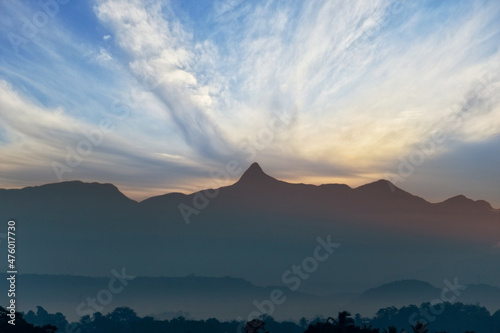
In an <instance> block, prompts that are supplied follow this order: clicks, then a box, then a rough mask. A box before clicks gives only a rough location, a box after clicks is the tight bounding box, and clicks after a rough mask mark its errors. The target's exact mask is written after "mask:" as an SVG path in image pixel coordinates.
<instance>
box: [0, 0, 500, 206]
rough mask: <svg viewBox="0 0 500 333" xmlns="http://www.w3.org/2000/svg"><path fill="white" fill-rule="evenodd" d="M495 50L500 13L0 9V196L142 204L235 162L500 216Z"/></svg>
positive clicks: (287, 6) (472, 6)
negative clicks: (34, 192)
mask: <svg viewBox="0 0 500 333" xmlns="http://www.w3.org/2000/svg"><path fill="white" fill-rule="evenodd" d="M499 45H500V4H498V2H497V1H475V2H471V1H438V2H436V1H419V2H413V1H400V2H395V1H383V0H377V1H369V2H368V1H239V0H221V1H194V0H192V1H153V0H148V1H118V0H116V1H115V0H114V1H111V0H110V1H105V0H102V1H75V0H73V1H67V0H64V1H62V0H61V1H59V2H57V1H55V0H53V1H52V0H46V1H40V2H32V1H3V2H1V3H0V154H1V156H2V158H1V161H0V187H3V188H19V187H24V186H29V185H39V184H44V183H52V182H57V181H60V180H73V179H79V180H84V181H98V182H112V183H114V184H115V185H117V186H118V187H119V188H120V189H121V190H122V191H123V192H125V193H126V194H127V195H129V196H131V197H132V198H134V199H138V200H140V199H144V198H146V197H148V196H151V195H154V194H161V193H165V192H171V191H181V192H185V193H189V192H192V191H196V190H199V189H202V188H206V187H216V186H221V185H225V184H228V183H231V182H232V181H234V180H236V179H237V178H238V177H239V175H240V174H241V171H238V172H236V173H233V174H232V175H230V177H229V179H224V180H222V181H221V180H220V179H219V180H214V179H213V178H212V177H211V176H210V175H211V174H213V173H214V172H219V173H221V172H225V171H224V170H226V166H227V165H228V164H229V163H233V162H231V161H233V160H234V161H236V162H235V163H237V164H238V165H239V166H241V170H243V169H244V168H246V167H247V166H249V165H250V164H251V162H253V161H257V162H259V163H260V164H261V165H262V166H263V168H264V170H265V171H267V172H268V173H270V174H271V175H273V176H275V177H278V178H280V179H284V180H287V181H291V182H307V183H313V184H321V183H333V182H340V183H346V184H349V185H351V186H358V185H361V184H364V183H367V182H370V181H375V180H377V179H380V178H388V179H391V180H392V181H393V182H395V183H396V185H398V186H400V187H401V188H403V189H406V190H408V191H410V192H413V193H415V194H418V195H421V196H423V197H425V198H427V199H429V200H431V201H440V200H444V199H446V198H448V197H450V196H452V195H455V194H460V193H462V194H465V195H467V196H469V197H471V198H474V199H486V200H488V201H490V202H491V203H492V204H493V205H494V206H495V207H499V208H500V191H498V189H499V188H500V177H498V169H499V162H500V161H499V159H498V156H499V152H500V149H499V143H500V106H499V97H498V96H500V94H499V93H498V92H499V80H500V75H499V64H500V61H499V60H500V58H499V56H500V50H499ZM280 119H281V120H280ZM103 122H106V123H107V124H109V125H110V126H111V125H112V130H109V131H104V130H103V127H102V126H101V127H100V124H101V125H102V124H103ZM89 133H90V134H89ZM68 156H69V157H68ZM403 164H404V165H403ZM238 170H239V169H238ZM223 178H224V177H223Z"/></svg>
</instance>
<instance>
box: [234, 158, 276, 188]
mask: <svg viewBox="0 0 500 333" xmlns="http://www.w3.org/2000/svg"><path fill="white" fill-rule="evenodd" d="M269 180H274V178H273V177H271V176H269V175H268V174H266V173H265V172H264V170H262V168H261V167H260V165H259V164H258V163H257V162H254V163H252V165H250V167H249V168H248V169H247V170H246V171H245V172H244V173H243V175H242V176H241V178H240V180H239V181H238V183H242V182H244V183H246V182H251V183H256V182H262V181H269Z"/></svg>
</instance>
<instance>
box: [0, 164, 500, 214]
mask: <svg viewBox="0 0 500 333" xmlns="http://www.w3.org/2000/svg"><path fill="white" fill-rule="evenodd" d="M269 184H273V185H278V186H279V185H281V186H287V185H291V186H295V187H297V186H309V187H310V188H324V189H326V188H335V189H337V190H338V189H342V190H344V191H347V190H352V191H355V192H360V193H361V192H365V193H366V194H370V192H371V194H375V195H379V194H383V195H384V197H387V196H391V195H392V197H395V195H400V196H404V197H405V199H415V200H418V201H420V202H421V203H422V204H424V203H429V204H431V205H434V206H436V207H440V208H443V207H445V208H446V207H454V206H460V207H462V208H463V204H464V203H466V206H467V207H474V208H476V209H478V208H482V209H483V210H484V209H489V210H495V211H500V209H495V208H493V207H492V206H491V204H490V203H489V202H488V201H486V200H473V199H471V198H468V197H466V196H464V195H463V194H458V195H455V196H453V197H450V198H448V199H445V200H443V201H440V202H429V201H427V200H426V199H425V198H422V197H419V196H416V195H414V194H412V193H410V192H407V191H405V190H403V189H401V188H399V187H397V186H396V185H394V184H393V183H391V182H390V181H389V180H386V179H379V180H377V181H374V182H370V183H367V184H363V185H360V186H358V187H355V188H352V187H350V186H349V185H347V184H337V183H327V184H320V185H315V184H304V183H289V182H285V181H282V180H279V179H276V178H274V177H272V176H269V175H268V174H267V173H265V172H264V170H263V169H262V167H261V166H260V165H259V164H258V163H257V162H254V163H252V164H251V165H250V167H249V168H248V169H247V170H246V171H245V172H244V173H243V174H242V176H241V177H240V178H239V179H238V181H236V182H235V183H233V184H231V185H227V186H223V187H220V188H218V190H220V189H227V188H233V187H245V186H250V187H252V188H253V189H258V188H259V187H260V186H266V185H269ZM70 187H71V190H73V191H74V190H79V191H80V190H82V189H86V190H88V189H90V187H93V188H94V189H97V188H99V189H101V190H102V189H105V190H106V194H107V195H119V196H121V197H122V198H126V199H128V200H129V201H131V202H135V203H143V202H145V201H148V200H151V199H153V198H160V197H163V198H165V197H177V198H185V197H189V196H192V195H195V194H196V193H200V192H203V191H205V190H206V189H202V190H199V191H195V192H192V193H189V194H186V193H180V192H169V193H164V194H160V195H154V196H151V197H148V198H146V199H144V200H141V201H136V200H134V199H132V198H129V197H128V196H127V195H126V194H124V193H123V192H121V191H120V189H119V188H118V187H117V186H116V185H114V184H111V183H99V182H83V181H80V180H70V181H63V182H56V183H47V184H42V185H36V186H27V187H23V188H16V189H4V188H0V198H1V195H2V193H6V192H10V191H13V192H16V191H21V190H23V191H39V190H43V189H50V190H53V189H56V188H57V189H62V190H68V189H69V188H70ZM13 192H10V193H13Z"/></svg>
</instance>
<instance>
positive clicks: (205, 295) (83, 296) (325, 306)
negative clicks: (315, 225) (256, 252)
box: [0, 274, 500, 320]
mask: <svg viewBox="0 0 500 333" xmlns="http://www.w3.org/2000/svg"><path fill="white" fill-rule="evenodd" d="M5 277H6V274H0V278H1V279H5ZM110 278H112V275H111V276H110V277H83V276H71V275H38V274H24V275H19V276H18V284H19V286H20V287H19V288H20V294H19V296H18V297H20V299H21V300H22V302H21V307H22V308H21V310H24V311H25V312H27V311H28V310H30V309H35V308H36V307H37V306H42V307H43V308H45V309H46V310H48V311H49V312H50V313H56V312H62V313H63V314H65V315H66V316H67V318H68V319H69V320H78V319H79V318H80V315H81V314H82V313H84V314H89V313H91V312H95V311H100V312H101V313H107V312H110V311H112V310H114V309H115V308H116V307H119V306H129V307H132V308H134V309H135V310H136V311H137V312H138V313H139V314H140V315H142V316H145V315H152V316H154V317H156V318H158V319H171V318H174V317H177V316H180V315H182V316H184V317H187V318H188V319H189V318H192V319H207V318H214V317H215V318H219V319H224V320H233V319H236V318H239V317H241V318H246V317H247V316H248V314H249V313H251V312H252V311H256V310H257V309H258V308H257V307H256V305H255V302H257V303H259V304H263V302H265V300H268V299H269V295H270V293H271V292H272V291H273V290H276V289H280V290H284V289H283V288H282V286H269V287H258V286H255V285H253V284H252V283H250V282H248V281H246V280H244V279H239V278H231V277H221V278H210V277H200V276H186V277H175V278H172V277H136V278H134V279H132V280H130V281H128V284H129V285H127V288H124V289H123V290H122V291H121V292H119V293H116V294H114V295H113V299H112V300H111V301H110V302H109V304H103V303H100V302H99V300H100V299H102V296H101V293H102V290H106V289H107V286H108V284H109V281H110ZM452 282H453V281H452ZM442 289H443V288H438V287H434V286H433V285H431V284H429V283H427V282H423V281H418V280H402V281H395V282H391V283H387V284H383V285H381V286H378V287H376V288H371V289H369V290H367V291H365V292H363V293H337V294H331V295H328V296H317V295H310V294H305V293H300V292H290V291H286V301H285V302H284V303H283V304H280V305H276V306H275V308H274V312H273V316H274V317H275V318H279V319H282V320H284V319H290V318H295V319H298V318H301V317H302V316H305V317H307V318H313V317H316V316H324V317H327V316H329V315H332V314H335V313H336V312H339V311H343V310H349V311H351V312H352V313H362V314H363V315H365V316H373V315H374V314H375V312H376V311H377V310H379V309H381V308H384V307H390V306H395V307H402V306H407V305H410V304H415V305H420V304H422V303H425V302H431V301H435V300H436V299H440V297H441V292H442ZM6 298H7V297H6V295H3V296H2V298H0V299H2V300H3V301H2V303H3V304H5V302H6V301H7V299H6ZM88 298H94V300H95V302H96V304H97V305H95V306H92V305H91V303H89V302H88ZM498 299H500V288H496V287H493V286H489V285H484V284H482V285H467V286H465V290H463V292H462V293H461V295H460V296H459V297H457V298H456V300H455V301H457V302H462V303H470V304H480V305H482V306H486V307H487V308H488V309H489V310H490V312H491V313H493V312H495V311H496V310H498V309H500V306H499V305H498ZM105 303H106V302H105ZM263 306H264V305H263ZM266 306H267V305H266ZM266 306H264V307H266Z"/></svg>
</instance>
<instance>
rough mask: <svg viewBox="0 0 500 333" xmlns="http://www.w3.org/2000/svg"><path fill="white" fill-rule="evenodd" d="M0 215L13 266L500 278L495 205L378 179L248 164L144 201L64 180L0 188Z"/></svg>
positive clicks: (313, 284) (319, 277)
mask: <svg viewBox="0 0 500 333" xmlns="http://www.w3.org/2000/svg"><path fill="white" fill-rule="evenodd" d="M9 219H15V220H16V221H17V234H16V237H17V243H18V252H17V255H18V257H17V258H18V264H19V270H20V272H23V273H35V274H56V275H61V274H72V275H82V276H108V275H109V274H110V271H111V270H112V269H116V270H120V269H121V268H122V267H125V268H126V269H127V271H128V272H130V274H133V275H137V276H160V275H162V276H173V277H175V276H186V275H189V274H197V275H202V276H215V277H217V276H218V277H220V276H233V277H242V278H244V279H246V280H248V281H251V282H252V283H254V284H256V285H276V286H282V287H283V288H288V287H289V286H290V282H287V281H291V280H290V279H292V278H293V279H297V280H295V281H298V282H299V285H298V289H297V292H299V293H316V294H320V295H328V294H339V293H347V294H351V293H361V292H362V291H364V290H367V289H369V288H370V287H373V286H375V285H380V284H382V283H384V282H386V281H396V280H409V279H418V280H423V281H429V282H431V283H432V284H433V285H436V286H438V285H440V284H442V281H443V280H444V279H448V280H453V279H454V278H455V277H456V278H458V280H459V281H460V282H461V283H466V284H474V283H486V284H489V285H492V286H496V287H498V286H500V282H499V281H500V265H498V262H499V260H500V248H499V247H498V245H497V244H498V243H499V241H500V210H497V209H493V208H492V207H491V205H490V204H489V203H487V202H486V201H482V200H479V201H474V200H471V199H468V198H466V197H464V196H461V195H458V196H455V197H453V198H450V199H448V200H446V201H444V202H441V203H430V202H428V201H426V200H425V199H423V198H420V197H418V196H414V195H412V194H410V193H408V192H406V191H404V190H402V189H400V188H398V187H396V186H395V185H394V184H391V183H390V182H388V181H386V180H379V181H376V182H373V183H370V184H366V185H363V186H360V187H357V188H351V187H349V186H347V185H343V184H327V185H320V186H316V185H307V184H291V183H286V182H283V181H280V180H277V179H275V178H273V177H271V176H269V175H267V174H266V173H265V172H264V171H263V170H262V169H261V167H260V166H259V165H258V164H256V163H255V164H252V165H251V166H250V167H249V168H248V170H247V171H246V172H245V173H244V174H243V175H242V177H241V178H240V179H239V180H238V181H237V182H236V183H235V184H233V185H230V186H225V187H221V188H219V189H211V190H203V191H200V192H196V193H193V194H190V195H185V194H181V193H169V194H165V195H160V196H155V197H152V198H149V199H147V200H144V201H142V202H136V201H134V200H131V199H129V198H127V197H126V196H125V195H123V194H122V193H121V192H120V191H119V190H118V189H117V188H116V187H115V186H114V185H111V184H99V183H83V182H80V181H71V182H62V183H56V184H47V185H42V186H36V187H27V188H23V189H9V190H6V189H0V221H8V220H9ZM318 238H320V239H322V240H323V241H327V240H328V239H330V241H331V242H335V243H338V244H340V246H339V247H338V248H336V249H335V251H334V252H333V253H332V254H331V255H330V256H328V258H327V259H326V260H324V261H318V260H316V264H317V265H316V264H314V262H313V261H311V260H312V259H308V258H314V255H315V248H316V247H317V246H318V244H319V243H318V242H319V241H318ZM1 240H2V239H0V241H1ZM5 249H6V248H5V247H4V246H2V249H1V251H5ZM313 264H314V265H313ZM5 265H6V261H2V262H1V263H0V269H2V271H6V267H5ZM307 265H309V266H307ZM294 266H298V267H302V272H304V267H305V266H307V267H308V268H307V267H306V269H308V270H309V271H310V272H309V273H307V274H305V273H302V274H305V275H299V274H298V273H296V271H295V270H294V268H293V267H294ZM288 271H289V273H287V272H288ZM306 275H307V277H305V276H306ZM284 276H285V277H286V278H284ZM77 287H78V286H77V285H75V288H77ZM287 290H288V289H287ZM97 291H98V290H96V291H95V292H97Z"/></svg>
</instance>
